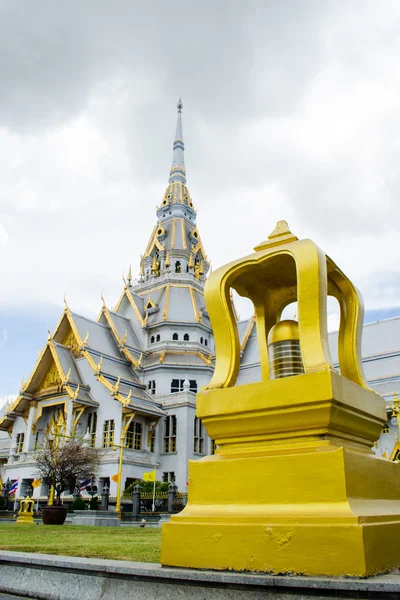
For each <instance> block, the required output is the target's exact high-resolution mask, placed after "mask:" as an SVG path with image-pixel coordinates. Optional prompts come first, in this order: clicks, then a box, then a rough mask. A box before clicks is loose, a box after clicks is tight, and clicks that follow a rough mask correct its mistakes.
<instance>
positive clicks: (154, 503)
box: [152, 469, 156, 512]
mask: <svg viewBox="0 0 400 600" xmlns="http://www.w3.org/2000/svg"><path fill="white" fill-rule="evenodd" d="M155 509H156V469H154V485H153V509H152V510H153V512H154V511H155Z"/></svg>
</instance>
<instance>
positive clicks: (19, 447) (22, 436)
mask: <svg viewBox="0 0 400 600" xmlns="http://www.w3.org/2000/svg"><path fill="white" fill-rule="evenodd" d="M24 439H25V434H24V433H18V434H17V454H20V453H21V452H22V451H23V449H24Z"/></svg>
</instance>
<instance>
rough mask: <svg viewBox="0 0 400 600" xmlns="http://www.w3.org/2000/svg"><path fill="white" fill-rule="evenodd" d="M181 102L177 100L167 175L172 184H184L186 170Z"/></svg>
mask: <svg viewBox="0 0 400 600" xmlns="http://www.w3.org/2000/svg"><path fill="white" fill-rule="evenodd" d="M182 108H183V104H182V100H181V98H179V100H178V104H177V109H178V120H177V123H176V133H175V141H174V145H173V154H172V165H171V171H170V174H169V182H170V183H174V182H175V181H180V182H181V183H186V170H185V157H184V151H185V146H184V143H183V136H182Z"/></svg>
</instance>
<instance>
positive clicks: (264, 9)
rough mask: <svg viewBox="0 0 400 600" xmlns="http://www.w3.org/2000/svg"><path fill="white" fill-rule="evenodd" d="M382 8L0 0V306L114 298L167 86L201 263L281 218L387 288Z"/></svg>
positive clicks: (136, 244) (362, 1)
mask: <svg viewBox="0 0 400 600" xmlns="http://www.w3.org/2000/svg"><path fill="white" fill-rule="evenodd" d="M399 19H400V8H399V5H398V3H397V2H394V1H393V2H392V1H390V0H384V1H382V2H380V3H379V4H378V3H376V2H372V1H369V0H353V1H352V2H345V1H344V0H343V1H342V0H340V1H339V0H338V1H337V2H334V3H326V2H321V1H319V0H314V1H311V0H310V1H306V0H305V1H303V2H298V1H297V0H286V1H283V2H279V3H278V2H276V1H275V0H268V1H267V0H259V1H258V0H249V1H248V2H242V1H239V0H214V1H211V0H207V1H205V2H202V3H198V2H194V1H192V2H185V3H181V5H180V6H175V5H171V4H170V3H166V2H164V1H161V0H160V1H154V0H153V1H149V2H137V1H132V0H129V1H128V0H126V1H122V0H115V1H113V2H107V1H106V0H87V1H86V2H78V1H71V2H68V3H55V2H53V1H52V0H37V1H36V2H31V1H29V0H21V1H20V2H18V3H8V2H5V1H3V2H0V80H1V82H2V94H1V95H0V269H1V270H2V274H3V285H4V289H5V290H6V291H5V293H2V297H1V299H0V302H1V303H2V305H4V306H8V305H12V304H20V305H24V304H26V303H31V302H32V301H35V302H38V303H40V302H43V303H44V302H49V303H51V302H56V301H58V302H60V304H61V302H62V296H63V294H64V292H65V291H67V292H68V294H69V297H70V298H71V302H72V303H73V304H74V306H77V307H78V308H79V309H81V310H84V311H93V312H95V311H96V308H97V299H98V297H99V294H100V290H101V289H102V288H105V293H106V297H107V296H108V298H110V302H112V301H114V300H115V299H116V297H117V295H118V292H119V289H120V282H121V275H122V271H123V270H124V269H126V268H127V266H128V264H129V263H130V262H132V263H133V265H135V266H137V264H138V259H139V254H140V252H142V251H143V249H144V247H145V245H146V242H147V237H148V235H149V234H150V231H151V228H152V225H153V222H154V219H155V214H154V208H155V205H156V204H158V203H159V201H160V198H161V197H162V193H163V189H164V187H165V185H166V184H167V178H168V169H169V161H170V158H171V145H172V137H173V133H174V127H175V122H174V120H175V105H176V101H177V98H178V96H179V95H182V97H183V101H184V138H185V142H186V150H187V152H186V164H187V170H188V183H189V187H190V189H191V192H192V195H193V198H194V202H195V205H196V207H197V208H198V209H199V226H200V229H201V231H202V235H203V239H204V242H205V244H206V248H207V250H208V252H209V255H210V257H211V258H212V260H213V263H214V265H215V266H217V265H218V264H221V263H223V262H225V261H227V260H231V259H232V258H233V257H235V256H238V255H240V254H245V253H248V252H250V251H251V248H252V247H253V246H254V245H255V244H256V243H258V242H259V241H260V240H261V239H264V238H265V237H266V235H268V233H269V232H270V230H272V229H273V227H274V224H275V221H276V220H278V219H281V218H287V219H288V220H289V222H290V224H291V226H292V229H293V230H294V232H295V233H297V234H298V235H299V236H301V237H305V236H307V237H313V238H314V239H315V240H316V241H317V242H318V243H319V244H320V245H321V246H322V247H324V248H325V249H326V250H327V251H328V253H329V254H330V255H331V256H332V257H333V258H334V259H336V260H337V262H338V263H339V264H340V265H341V266H342V267H343V269H344V270H345V271H347V272H349V274H351V276H352V277H353V278H354V279H355V280H356V283H358V285H360V287H363V289H364V291H365V296H366V300H367V304H368V303H370V305H371V306H374V307H375V306H380V305H389V304H390V303H391V302H398V301H397V296H396V294H395V293H394V292H392V291H390V290H394V289H397V287H396V286H397V284H396V285H394V284H393V281H395V280H396V278H398V273H399V267H398V265H397V263H398V248H399V241H400V240H399V239H398V238H399V233H398V227H397V225H396V223H397V222H398V218H399V217H400V209H399V203H398V201H397V198H398V195H399V191H400V182H399V175H398V167H397V165H398V164H399V160H400V150H399V149H400V145H399V142H398V140H399V139H400V125H399V122H398V116H397V113H398V105H399V99H400V98H399V97H400V79H399V74H398V62H399V54H400V53H399V50H400V36H399V28H400V26H399V23H400V21H399ZM382 265H385V268H384V273H385V276H384V277H383V278H382V277H381V274H382ZM378 279H379V281H381V282H382V285H384V287H385V290H387V291H385V293H383V294H381V295H380V294H378V293H376V292H375V291H374V284H373V282H374V281H376V280H378ZM361 284H362V286H361Z"/></svg>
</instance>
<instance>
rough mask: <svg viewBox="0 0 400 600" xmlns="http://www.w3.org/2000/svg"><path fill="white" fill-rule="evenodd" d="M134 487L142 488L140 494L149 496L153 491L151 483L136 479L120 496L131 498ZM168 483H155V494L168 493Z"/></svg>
mask: <svg viewBox="0 0 400 600" xmlns="http://www.w3.org/2000/svg"><path fill="white" fill-rule="evenodd" d="M135 485H140V487H141V488H142V494H151V493H152V492H153V489H154V483H153V482H152V481H143V480H142V479H136V481H133V482H132V483H131V484H130V485H128V487H127V488H125V490H124V493H123V494H122V497H123V498H131V497H132V492H133V488H134V487H135ZM168 486H169V483H165V482H161V481H156V493H157V492H168Z"/></svg>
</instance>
